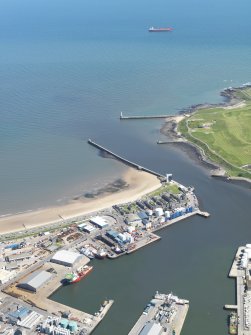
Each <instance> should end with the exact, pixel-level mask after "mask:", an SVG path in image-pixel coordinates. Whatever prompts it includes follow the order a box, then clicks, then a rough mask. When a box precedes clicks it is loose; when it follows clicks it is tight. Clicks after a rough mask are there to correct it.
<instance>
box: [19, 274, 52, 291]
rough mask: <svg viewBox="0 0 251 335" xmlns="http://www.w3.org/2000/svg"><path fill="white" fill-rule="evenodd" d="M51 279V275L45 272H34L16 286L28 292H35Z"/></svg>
mask: <svg viewBox="0 0 251 335" xmlns="http://www.w3.org/2000/svg"><path fill="white" fill-rule="evenodd" d="M51 277H52V274H51V273H49V272H47V271H35V272H33V273H32V274H31V275H30V276H28V277H26V278H25V279H24V281H22V282H20V283H19V284H18V285H17V286H18V287H20V288H23V289H25V290H28V291H32V292H37V291H38V289H39V288H40V287H42V286H43V285H44V284H46V283H47V282H48V281H49V280H50V279H51Z"/></svg>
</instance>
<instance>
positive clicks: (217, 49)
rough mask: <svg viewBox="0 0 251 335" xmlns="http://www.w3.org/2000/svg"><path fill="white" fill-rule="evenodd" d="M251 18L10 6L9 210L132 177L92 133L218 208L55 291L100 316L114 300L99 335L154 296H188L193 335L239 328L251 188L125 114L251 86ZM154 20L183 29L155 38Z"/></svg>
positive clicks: (157, 9)
mask: <svg viewBox="0 0 251 335" xmlns="http://www.w3.org/2000/svg"><path fill="white" fill-rule="evenodd" d="M250 10H251V3H250V2H249V1H247V0H243V1H242V2H241V3H237V2H236V1H233V0H230V1H226V0H222V1H220V2H219V1H216V0H210V1H209V0H207V1H206V0H204V1H198V0H191V1H187V0H176V1H167V0H166V1H164V0H156V1H152V0H151V1H150V0H144V1H143V0H139V1H135V0H134V1H133V0H127V1H125V0H121V1H113V0H107V1H97V0H93V1H85V0H82V1H80V0H79V1H74V0H71V1H64V0H61V1H57V0H55V1H48V0H44V1H40V0H37V1H36V2H34V1H31V0H23V1H17V0H13V1H5V0H3V1H1V4H0V41H1V53H0V76H1V80H0V116H1V122H0V166H1V170H0V171H1V173H0V185H1V191H0V209H1V214H2V215H4V214H6V213H13V212H18V211H24V210H28V209H32V208H38V207H44V206H48V205H50V204H55V203H61V201H65V200H66V199H68V198H69V197H73V196H74V195H76V194H81V193H85V192H86V191H90V190H91V189H93V188H97V187H99V186H100V185H104V183H107V182H109V181H111V180H112V179H114V178H116V177H118V176H120V175H121V173H122V172H123V171H124V169H125V167H123V166H122V165H121V164H120V163H118V162H116V161H115V160H111V159H104V158H102V157H100V156H99V155H98V152H97V150H96V149H94V148H92V147H90V146H89V145H88V144H87V142H86V141H87V139H88V138H92V139H93V140H96V141H97V142H99V143H101V144H103V145H105V146H108V147H109V148H111V149H112V150H114V151H116V152H117V153H118V154H121V155H124V156H125V157H127V158H128V159H131V160H135V161H137V162H139V164H141V165H145V166H147V167H149V168H151V169H155V170H157V171H160V172H162V173H166V172H171V173H173V175H174V177H175V179H177V180H178V181H180V182H182V183H183V184H185V185H193V186H195V190H196V194H197V195H198V197H199V200H200V204H201V207H202V209H205V210H207V211H209V212H210V213H211V217H210V218H209V219H203V218H197V217H196V218H191V219H189V220H186V221H184V222H180V223H178V224H175V225H174V226H172V227H170V228H168V229H166V230H164V231H163V232H161V236H162V240H161V241H160V242H158V243H156V244H153V245H151V246H149V247H147V248H144V249H142V250H140V251H139V252H137V253H135V254H133V255H131V256H130V257H123V258H121V259H119V260H116V261H104V262H103V261H102V262H97V261H95V264H94V265H95V267H94V271H93V272H92V274H91V275H90V276H89V277H87V278H85V280H83V281H82V282H80V283H79V284H78V285H72V286H69V287H67V288H63V289H62V290H59V291H58V292H57V293H56V294H55V295H54V296H53V299H56V300H59V301H61V302H63V303H66V304H70V305H71V306H73V307H76V308H81V309H83V310H87V311H90V312H94V311H96V310H97V309H98V306H99V303H101V302H102V301H103V300H104V299H105V298H112V299H114V300H115V304H114V306H113V307H112V309H111V310H110V311H109V313H108V315H107V316H106V318H105V319H104V321H103V322H102V323H101V325H100V326H99V327H98V328H97V330H96V331H95V334H97V335H104V334H120V335H126V334H127V333H128V331H129V329H130V328H131V327H132V325H133V323H134V322H135V321H136V319H137V318H138V317H139V315H140V313H141V312H142V310H143V308H144V306H145V304H146V303H147V302H148V301H149V300H150V298H151V295H152V294H153V293H154V291H155V290H159V291H163V292H169V291H173V292H174V293H175V294H177V295H179V296H180V297H182V298H185V299H189V300H190V309H189V313H188V317H187V320H186V322H185V326H184V330H183V332H184V334H187V335H199V334H205V335H207V334H208V335H209V334H219V335H221V334H222V335H223V334H226V332H227V325H226V313H225V312H224V311H223V305H224V304H225V303H234V302H235V301H234V299H235V296H234V293H235V289H234V281H232V280H230V279H228V278H227V274H228V271H229V268H230V265H231V262H232V258H233V257H234V254H235V251H236V248H237V247H238V246H239V245H240V244H243V243H247V242H250V240H249V236H251V235H250V233H251V231H250V214H249V207H250V200H251V198H250V190H249V189H245V188H243V187H240V186H238V185H233V184H229V183H226V182H224V181H221V180H214V179H213V178H211V177H209V176H208V172H207V170H205V169H204V168H202V167H200V166H199V165H198V164H197V163H198V162H194V161H193V160H192V159H191V158H190V156H189V155H188V154H187V153H185V152H183V151H181V150H177V149H175V148H173V147H168V146H158V145H157V144H156V141H157V140H158V139H159V138H160V136H161V135H160V133H159V128H160V127H161V121H120V120H119V115H120V112H123V113H124V114H126V115H135V114H137V115H151V114H161V113H164V114H174V113H176V112H178V111H179V110H180V109H182V108H184V107H187V106H188V105H191V104H196V103H203V102H219V101H222V99H221V97H220V96H219V91H220V90H222V89H223V88H225V87H229V86H239V85H241V84H242V83H245V82H247V81H250V78H251V67H250V59H251V46H250V38H249V37H250V33H251V23H250V19H249V13H250ZM151 25H154V26H164V27H165V26H172V27H174V31H173V32H172V33H162V34H160V33H159V34H153V33H151V34H150V33H148V31H147V29H148V27H149V26H151ZM60 199H63V200H60Z"/></svg>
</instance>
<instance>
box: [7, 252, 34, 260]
mask: <svg viewBox="0 0 251 335" xmlns="http://www.w3.org/2000/svg"><path fill="white" fill-rule="evenodd" d="M31 256H32V253H31V252H23V253H21V254H14V255H10V256H6V261H7V262H18V261H23V260H24V259H28V258H31Z"/></svg>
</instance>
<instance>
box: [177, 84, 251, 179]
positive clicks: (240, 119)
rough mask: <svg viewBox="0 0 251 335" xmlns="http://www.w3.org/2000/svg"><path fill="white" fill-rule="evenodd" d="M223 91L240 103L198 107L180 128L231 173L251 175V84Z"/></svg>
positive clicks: (233, 174) (206, 153)
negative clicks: (250, 85)
mask: <svg viewBox="0 0 251 335" xmlns="http://www.w3.org/2000/svg"><path fill="white" fill-rule="evenodd" d="M223 95H225V96H227V97H228V98H229V99H230V100H232V101H233V100H234V101H235V102H237V103H235V105H227V104H226V106H222V105H220V106H213V105H212V106H210V107H206V108H199V109H195V111H194V112H193V113H192V114H190V115H189V116H185V117H184V119H183V120H182V121H180V122H179V124H178V127H177V130H178V131H179V132H180V133H181V135H182V137H184V138H186V139H187V140H188V141H189V142H192V143H193V144H195V145H197V146H198V147H200V148H201V149H202V151H203V153H204V155H205V156H206V157H208V158H209V159H210V160H211V161H213V162H215V163H217V165H219V166H221V167H222V168H223V169H224V170H225V171H226V173H227V174H228V175H229V176H231V177H244V178H248V179H251V88H250V87H246V88H236V89H228V90H226V91H224V92H223Z"/></svg>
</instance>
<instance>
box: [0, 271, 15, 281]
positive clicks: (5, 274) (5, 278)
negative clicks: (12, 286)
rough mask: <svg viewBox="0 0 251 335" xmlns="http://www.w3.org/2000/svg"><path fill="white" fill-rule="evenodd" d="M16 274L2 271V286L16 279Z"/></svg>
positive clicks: (0, 272) (0, 275)
mask: <svg viewBox="0 0 251 335" xmlns="http://www.w3.org/2000/svg"><path fill="white" fill-rule="evenodd" d="M15 275H16V273H14V272H10V271H7V270H4V269H0V284H5V283H7V282H8V281H9V280H10V279H12V278H14V277H15Z"/></svg>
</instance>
